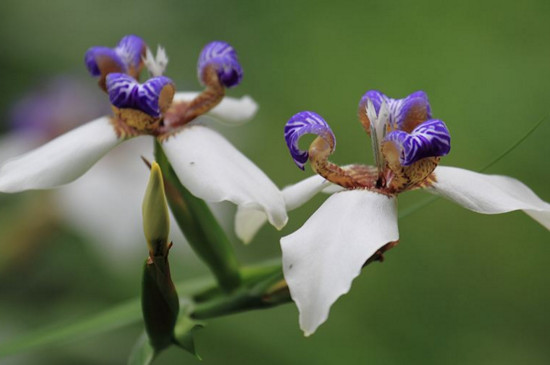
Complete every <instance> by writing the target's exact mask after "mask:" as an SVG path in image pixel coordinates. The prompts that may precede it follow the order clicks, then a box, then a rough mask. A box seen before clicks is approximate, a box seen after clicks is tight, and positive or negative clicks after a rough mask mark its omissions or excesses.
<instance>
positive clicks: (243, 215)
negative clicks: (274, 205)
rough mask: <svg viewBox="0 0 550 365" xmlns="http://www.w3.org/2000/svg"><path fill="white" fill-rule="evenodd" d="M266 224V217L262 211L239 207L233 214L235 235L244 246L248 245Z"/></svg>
mask: <svg viewBox="0 0 550 365" xmlns="http://www.w3.org/2000/svg"><path fill="white" fill-rule="evenodd" d="M266 222H267V216H266V215H265V213H264V212H263V211H261V210H258V209H254V208H252V207H250V206H240V207H238V208H237V213H236V214H235V234H236V235H237V237H239V239H240V240H241V241H243V243H244V244H249V243H250V242H251V241H252V239H253V238H254V236H256V233H258V231H259V230H260V228H262V226H263V225H264V224H265V223H266Z"/></svg>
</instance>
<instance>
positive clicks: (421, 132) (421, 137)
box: [385, 119, 451, 166]
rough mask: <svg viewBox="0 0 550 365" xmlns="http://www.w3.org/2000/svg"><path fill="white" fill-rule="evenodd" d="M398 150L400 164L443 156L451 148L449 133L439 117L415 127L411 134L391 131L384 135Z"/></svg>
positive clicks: (405, 164) (407, 164) (406, 164)
mask: <svg viewBox="0 0 550 365" xmlns="http://www.w3.org/2000/svg"><path fill="white" fill-rule="evenodd" d="M385 140H386V141H391V142H393V143H394V144H395V146H396V147H397V149H398V150H399V151H400V156H399V160H400V162H401V165H403V166H409V165H411V164H412V163H414V162H416V161H418V160H420V159H422V158H425V157H437V156H444V155H446V154H448V153H449V151H450V150H451V135H450V133H449V130H448V129H447V126H446V125H445V123H443V121H441V120H439V119H431V120H429V121H427V122H424V123H422V124H420V125H419V126H418V127H416V128H415V129H414V130H413V131H412V133H411V134H408V133H406V132H403V131H393V132H390V133H388V134H387V135H386V138H385Z"/></svg>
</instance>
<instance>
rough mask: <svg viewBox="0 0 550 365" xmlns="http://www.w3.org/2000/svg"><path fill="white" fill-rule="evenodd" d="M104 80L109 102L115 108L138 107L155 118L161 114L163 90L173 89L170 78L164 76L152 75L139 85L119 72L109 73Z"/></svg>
mask: <svg viewBox="0 0 550 365" xmlns="http://www.w3.org/2000/svg"><path fill="white" fill-rule="evenodd" d="M106 80H107V83H106V85H107V91H108V93H109V100H110V101H111V104H113V105H114V106H116V107H117V108H130V109H138V110H141V111H142V112H144V113H146V114H148V115H150V116H152V117H155V118H157V117H159V116H160V114H161V107H160V104H159V101H160V98H161V94H162V92H163V90H165V88H171V89H172V90H173V89H174V83H173V82H172V80H170V79H169V78H168V77H165V76H157V77H153V78H151V79H149V80H147V81H146V82H144V83H143V84H141V85H140V84H139V83H138V82H137V81H136V80H135V79H134V78H132V77H130V76H128V75H126V74H121V73H111V74H109V75H107V79H106Z"/></svg>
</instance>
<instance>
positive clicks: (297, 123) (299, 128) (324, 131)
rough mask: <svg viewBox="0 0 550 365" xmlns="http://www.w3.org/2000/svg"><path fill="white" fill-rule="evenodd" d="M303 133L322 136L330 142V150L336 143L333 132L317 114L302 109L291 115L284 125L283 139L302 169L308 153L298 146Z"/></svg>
mask: <svg viewBox="0 0 550 365" xmlns="http://www.w3.org/2000/svg"><path fill="white" fill-rule="evenodd" d="M304 134H316V135H318V136H320V137H322V138H324V139H325V140H326V141H327V142H328V143H329V144H330V147H331V151H334V147H335V144H336V139H335V137H334V133H332V130H331V129H330V126H329V125H328V123H327V122H326V121H325V120H324V119H323V118H322V117H321V116H320V115H319V114H317V113H315V112H310V111H304V112H300V113H298V114H295V115H293V116H292V118H290V119H289V120H288V122H287V123H286V125H285V140H286V144H287V146H288V149H289V151H290V154H291V155H292V158H293V159H294V162H295V163H296V165H297V166H298V167H299V168H300V169H302V170H303V169H304V165H305V163H306V162H307V160H308V157H309V153H308V152H307V151H304V150H301V149H300V147H299V146H298V142H299V140H300V138H301V137H302V136H303V135H304Z"/></svg>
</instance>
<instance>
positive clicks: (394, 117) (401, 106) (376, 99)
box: [359, 90, 432, 133]
mask: <svg viewBox="0 0 550 365" xmlns="http://www.w3.org/2000/svg"><path fill="white" fill-rule="evenodd" d="M368 99H370V100H371V101H372V104H373V105H374V109H375V110H376V114H378V113H379V112H380V105H382V101H385V102H386V105H387V106H388V110H389V112H390V125H391V127H392V128H393V129H399V130H403V131H405V132H408V133H410V132H411V131H412V130H413V129H414V128H415V127H416V126H417V125H419V124H420V123H422V122H425V121H426V120H428V119H430V118H431V117H432V112H431V108H430V103H429V102H428V96H427V95H426V93H425V92H424V91H416V92H414V93H412V94H410V95H409V96H407V97H406V98H403V99H392V98H389V97H387V96H386V95H384V94H383V93H381V92H380V91H378V90H369V91H367V92H366V93H365V94H364V95H363V97H362V98H361V101H360V102H359V116H360V117H362V118H365V116H364V114H365V113H363V110H365V108H366V106H367V100H368ZM365 115H366V114H365ZM367 118H368V117H367Z"/></svg>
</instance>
